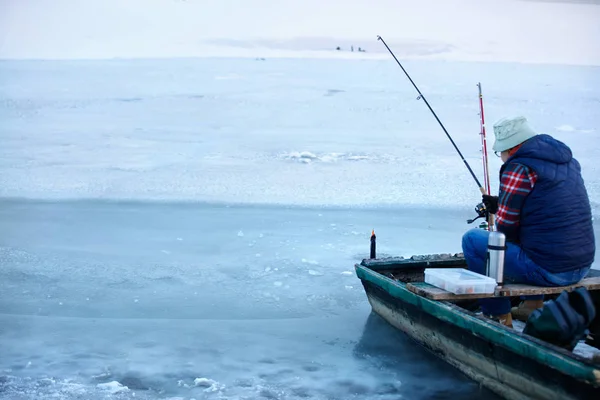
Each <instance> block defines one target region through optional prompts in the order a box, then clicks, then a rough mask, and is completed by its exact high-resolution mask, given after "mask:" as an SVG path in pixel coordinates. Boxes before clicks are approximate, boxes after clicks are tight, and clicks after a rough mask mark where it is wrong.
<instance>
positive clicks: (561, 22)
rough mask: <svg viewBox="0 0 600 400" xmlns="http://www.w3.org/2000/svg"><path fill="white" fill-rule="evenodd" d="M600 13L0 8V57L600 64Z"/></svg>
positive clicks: (307, 4) (357, 4) (504, 4)
mask: <svg viewBox="0 0 600 400" xmlns="http://www.w3.org/2000/svg"><path fill="white" fill-rule="evenodd" d="M590 2H591V3H590ZM598 3H600V2H599V1H595V0H589V2H582V1H573V2H557V1H519V0H484V1H481V0H480V1H476V0H443V1H442V0H418V1H416V0H412V1H406V0H350V1H341V0H329V1H323V0H302V1H299V0H297V1H292V0H279V1H274V0H203V1H200V0H198V1H192V0H103V1H94V2H92V1H74V0H53V1H42V0H0V58H4V59H6V58H45V59H55V58H113V57H131V58H137V57H174V56H177V57H180V56H182V57H187V56H250V57H256V56H326V57H329V56H340V55H341V53H340V52H333V51H329V49H332V48H333V47H335V45H336V44H338V43H339V44H340V45H342V46H343V47H349V46H350V44H354V45H355V46H363V47H365V48H367V50H368V52H369V54H363V55H362V56H366V57H373V56H375V54H374V53H381V52H382V51H385V49H384V48H383V46H381V45H380V44H378V43H377V42H376V36H377V35H382V36H383V37H384V39H386V41H387V42H388V44H390V45H394V46H395V48H394V50H395V51H397V52H398V55H400V56H403V57H407V56H423V55H425V54H428V53H433V54H432V55H428V57H433V58H445V59H461V60H485V61H522V62H541V63H568V64H586V65H600V44H599V39H598V38H600V5H599V4H598ZM325 49H327V50H328V51H327V52H325V51H323V50H325ZM343 56H346V57H347V56H348V53H344V54H343ZM353 56H355V57H356V56H358V55H357V54H355V55H353Z"/></svg>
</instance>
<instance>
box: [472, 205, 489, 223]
mask: <svg viewBox="0 0 600 400" xmlns="http://www.w3.org/2000/svg"><path fill="white" fill-rule="evenodd" d="M475 212H476V213H477V216H476V217H475V218H473V219H468V220H467V224H472V223H473V222H475V221H476V220H478V219H479V218H484V219H487V214H488V212H487V208H485V204H483V203H479V204H477V205H476V206H475Z"/></svg>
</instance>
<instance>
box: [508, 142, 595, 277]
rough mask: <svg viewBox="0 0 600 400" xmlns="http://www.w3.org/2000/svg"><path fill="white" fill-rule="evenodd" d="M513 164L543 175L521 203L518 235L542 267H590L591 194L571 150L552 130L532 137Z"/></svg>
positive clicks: (592, 243)
mask: <svg viewBox="0 0 600 400" xmlns="http://www.w3.org/2000/svg"><path fill="white" fill-rule="evenodd" d="M509 163H518V164H522V165H525V166H527V167H529V168H530V169H532V170H533V171H535V172H536V174H537V176H538V179H537V181H536V183H535V185H534V188H533V190H532V191H531V193H530V194H529V196H528V197H527V199H526V200H525V203H524V205H523V207H522V208H521V221H520V231H519V239H520V245H521V247H522V248H523V250H524V251H525V253H526V254H527V255H528V256H529V257H530V258H531V259H532V260H533V261H534V262H535V263H536V264H538V265H539V266H540V267H543V268H544V269H546V270H548V271H550V272H554V273H558V272H567V271H572V270H575V269H578V268H584V267H589V266H590V265H592V263H593V262H594V256H595V252H596V244H595V237H594V229H593V226H592V212H591V207H590V202H589V198H588V195H587V191H586V189H585V186H584V183H583V178H582V177H581V167H580V165H579V162H578V161H577V160H576V159H574V158H573V155H572V153H571V149H569V147H567V146H566V145H565V144H564V143H562V142H560V141H558V140H556V139H554V138H552V137H551V136H549V135H545V134H541V135H537V136H534V137H533V138H531V139H529V140H527V141H526V142H525V143H524V144H523V146H521V148H519V149H518V150H517V152H516V153H515V154H514V155H513V156H512V157H510V158H509V159H508V160H507V161H506V163H505V164H504V166H503V168H501V169H500V175H502V172H503V171H504V168H505V166H506V165H508V164H509Z"/></svg>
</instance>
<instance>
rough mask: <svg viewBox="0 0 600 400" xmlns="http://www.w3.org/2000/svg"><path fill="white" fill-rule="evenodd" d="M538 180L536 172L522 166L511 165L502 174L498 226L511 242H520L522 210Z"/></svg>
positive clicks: (497, 214) (497, 215)
mask: <svg viewBox="0 0 600 400" xmlns="http://www.w3.org/2000/svg"><path fill="white" fill-rule="evenodd" d="M536 180H537V174H536V173H535V171H533V170H531V169H529V168H527V167H526V166H524V165H522V164H517V163H510V164H508V165H507V166H506V169H504V171H503V172H502V176H501V177H500V194H499V196H498V212H497V213H496V224H497V228H498V230H499V231H500V232H502V233H504V234H505V235H506V239H507V240H509V241H511V242H517V243H518V242H519V223H520V217H521V208H522V207H523V203H524V202H525V199H526V198H527V195H529V193H530V192H531V190H532V189H533V187H534V185H535V182H536Z"/></svg>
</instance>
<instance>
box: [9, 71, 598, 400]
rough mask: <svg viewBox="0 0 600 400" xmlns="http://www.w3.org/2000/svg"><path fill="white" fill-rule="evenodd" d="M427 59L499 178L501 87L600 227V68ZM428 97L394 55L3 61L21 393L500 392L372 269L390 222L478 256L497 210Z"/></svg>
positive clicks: (13, 345) (437, 102)
mask: <svg viewBox="0 0 600 400" xmlns="http://www.w3.org/2000/svg"><path fill="white" fill-rule="evenodd" d="M405 66H406V67H407V69H408V70H409V72H410V73H411V74H412V76H413V79H415V81H416V82H417V84H419V87H420V89H421V90H422V92H423V93H424V94H425V95H426V97H427V99H428V101H429V102H430V103H431V105H432V106H433V107H434V109H435V110H436V112H437V113H438V115H439V116H440V118H441V119H442V121H443V122H444V124H445V125H446V127H447V128H448V130H449V132H450V133H451V134H452V135H453V137H454V139H455V141H456V143H457V145H458V146H459V148H460V149H461V151H462V152H463V154H464V155H465V157H466V158H467V160H468V161H469V163H471V165H472V167H473V169H474V170H475V172H476V173H477V175H478V176H479V177H480V179H482V178H481V172H480V170H481V168H480V164H481V162H480V152H479V149H480V138H479V135H478V131H479V121H478V116H477V112H478V104H477V88H476V86H475V85H476V83H477V82H482V85H483V89H484V99H485V101H486V104H485V105H486V116H487V120H488V121H494V120H496V119H497V118H499V117H500V116H503V115H504V114H506V113H523V114H524V115H527V116H528V117H529V118H530V120H531V122H532V125H533V126H534V127H536V128H537V129H538V130H540V131H541V132H546V133H550V134H552V135H554V136H556V137H557V138H559V139H561V140H564V141H565V142H566V143H567V144H568V145H569V146H571V148H572V149H573V151H574V154H575V157H576V158H577V159H578V160H579V161H580V162H581V164H582V167H583V173H584V177H585V179H586V184H587V186H588V190H589V192H590V197H591V200H592V203H593V207H594V212H596V211H597V207H598V204H599V200H598V199H599V198H600V171H599V168H600V165H599V164H598V162H597V155H598V151H599V148H600V144H599V143H600V140H599V139H600V138H599V136H600V132H599V130H598V125H599V122H600V121H599V120H598V114H597V109H598V106H600V73H599V72H600V69H599V68H597V67H564V66H543V65H536V66H534V65H518V64H501V63H498V64H484V63H472V64H468V63H450V62H410V63H406V64H405ZM415 98H416V92H415V91H414V89H413V88H412V87H411V86H410V84H409V82H408V81H407V80H406V78H405V77H404V76H403V75H402V71H401V70H400V69H399V68H398V67H397V65H395V64H394V63H393V61H391V60H385V61H384V60H379V61H376V60H371V61H367V60H363V61H359V60H354V61H348V60H289V59H279V60H275V59H273V60H272V59H267V60H254V59H179V60H138V61H132V60H113V61H62V62H43V61H4V62H0V121H1V122H0V141H1V143H2V145H1V146H0V197H1V199H0V263H1V267H0V355H1V357H0V397H2V398H6V399H17V400H20V399H38V398H58V399H65V400H71V399H81V398H85V399H105V398H115V399H119V398H123V399H132V398H136V399H169V398H176V399H177V398H181V399H186V400H189V399H196V400H199V399H255V398H265V399H281V400H288V399H304V398H308V399H315V400H320V399H349V398H350V399H381V400H387V399H398V398H408V399H419V398H423V399H425V398H427V399H430V398H438V399H443V398H465V397H466V398H473V399H475V398H486V399H487V398H493V397H492V394H490V393H489V392H487V391H485V390H481V389H480V388H479V386H478V385H477V384H475V383H474V382H472V381H471V380H469V379H467V378H466V377H464V376H463V375H462V374H460V373H458V372H457V371H456V370H454V369H453V368H451V367H450V366H448V365H446V364H445V363H443V362H441V361H439V360H437V359H436V358H435V357H434V356H433V355H431V354H429V353H427V352H426V351H425V350H423V349H421V348H420V347H419V346H417V345H416V344H414V343H413V342H411V341H410V340H408V339H407V338H406V337H405V336H403V335H402V334H399V333H397V332H396V331H394V330H393V329H392V328H390V327H389V326H387V325H386V324H385V323H383V322H382V321H381V320H379V319H378V318H374V317H369V314H370V306H369V304H368V302H367V299H366V296H365V295H364V292H363V290H362V287H361V286H360V282H359V281H358V279H357V278H356V276H355V275H354V271H353V265H354V264H355V263H357V262H359V261H360V260H361V259H362V258H365V257H367V256H368V250H369V235H370V232H371V230H372V229H375V232H376V234H377V237H378V253H379V254H380V255H403V256H410V255H413V254H424V253H440V252H458V251H460V237H461V235H462V234H463V233H464V232H465V231H466V230H467V229H469V228H470V227H471V226H470V225H467V224H466V222H465V221H466V219H467V218H471V217H473V212H472V209H473V206H474V205H475V204H476V203H478V202H479V201H480V193H479V190H478V188H477V187H476V185H475V182H474V181H473V180H472V179H471V177H470V175H469V174H468V172H467V170H466V168H464V165H463V163H462V162H461V160H460V158H459V157H458V156H457V154H456V153H455V151H454V149H453V148H452V146H451V144H450V142H449V141H448V139H447V138H446V137H445V135H444V134H443V132H442V131H441V129H440V128H439V126H438V125H437V123H436V122H435V120H434V119H433V117H432V116H431V114H430V113H429V111H428V110H427V108H426V106H425V105H424V104H422V103H421V102H418V101H416V100H415ZM488 126H489V123H488ZM488 133H489V134H490V135H491V129H489V128H488ZM489 146H491V140H490V143H489ZM490 156H491V159H490V163H491V165H490V168H491V170H492V171H494V174H493V175H492V184H493V186H494V187H497V177H496V176H495V171H497V169H498V168H499V166H500V161H499V159H497V158H496V157H495V156H493V154H490ZM125 387H127V388H125Z"/></svg>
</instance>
